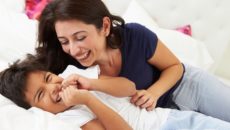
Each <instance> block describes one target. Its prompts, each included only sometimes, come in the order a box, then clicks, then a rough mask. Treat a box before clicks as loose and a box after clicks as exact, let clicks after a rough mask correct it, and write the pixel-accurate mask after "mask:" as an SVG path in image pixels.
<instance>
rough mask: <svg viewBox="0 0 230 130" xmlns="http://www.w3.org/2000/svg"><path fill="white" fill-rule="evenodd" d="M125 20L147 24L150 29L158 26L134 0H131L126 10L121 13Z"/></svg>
mask: <svg viewBox="0 0 230 130" xmlns="http://www.w3.org/2000/svg"><path fill="white" fill-rule="evenodd" d="M122 17H123V18H124V20H125V22H127V23H129V22H136V23H141V24H142V25H146V26H148V28H150V29H155V28H156V27H159V26H158V25H157V23H156V22H155V21H154V20H153V19H152V18H151V17H150V16H149V15H148V13H147V12H146V11H145V10H144V9H143V8H142V7H141V6H139V5H138V3H137V2H136V1H135V0H132V1H131V2H130V4H129V6H128V8H127V10H126V11H125V12H124V14H123V15H122Z"/></svg>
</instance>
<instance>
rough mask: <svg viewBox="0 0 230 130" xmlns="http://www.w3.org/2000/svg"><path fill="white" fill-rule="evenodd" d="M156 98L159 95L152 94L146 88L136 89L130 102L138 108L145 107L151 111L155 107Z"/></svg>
mask: <svg viewBox="0 0 230 130" xmlns="http://www.w3.org/2000/svg"><path fill="white" fill-rule="evenodd" d="M158 99H159V97H158V96H157V95H154V94H152V93H150V92H148V91H147V90H137V93H136V94H135V95H133V96H132V98H131V100H130V102H131V103H133V104H135V105H136V106H139V107H140V108H145V109H146V110H147V111H151V110H153V109H154V108H155V107H156V104H157V100H158Z"/></svg>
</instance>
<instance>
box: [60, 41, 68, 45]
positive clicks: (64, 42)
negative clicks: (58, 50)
mask: <svg viewBox="0 0 230 130" xmlns="http://www.w3.org/2000/svg"><path fill="white" fill-rule="evenodd" d="M59 42H60V43H61V45H67V44H68V41H59Z"/></svg>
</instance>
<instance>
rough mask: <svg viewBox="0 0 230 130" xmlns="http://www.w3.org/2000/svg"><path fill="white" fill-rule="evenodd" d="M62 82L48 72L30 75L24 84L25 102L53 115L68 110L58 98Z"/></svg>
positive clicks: (37, 72)
mask: <svg viewBox="0 0 230 130" xmlns="http://www.w3.org/2000/svg"><path fill="white" fill-rule="evenodd" d="M62 81H63V79H62V78H61V77H58V76H57V75H55V74H52V73H50V72H45V71H36V72H32V73H30V74H29V75H28V79H27V84H26V92H25V96H26V101H27V102H28V103H29V104H30V105H31V106H34V107H38V108H41V109H43V110H45V111H48V112H51V113H54V114H56V113H58V112H62V111H64V110H66V109H68V107H67V106H65V104H64V103H63V101H62V100H61V97H60V96H59V92H60V91H61V83H62Z"/></svg>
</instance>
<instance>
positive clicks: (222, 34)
mask: <svg viewBox="0 0 230 130" xmlns="http://www.w3.org/2000/svg"><path fill="white" fill-rule="evenodd" d="M104 1H105V3H106V4H107V6H108V7H109V9H110V10H111V11H112V12H114V13H117V14H119V15H121V14H122V13H123V12H124V11H125V9H126V8H127V7H128V4H129V3H130V2H131V0H104ZM136 2H138V3H139V5H141V6H142V7H143V8H144V9H145V11H147V12H148V13H149V15H151V17H152V18H153V19H154V21H156V22H157V24H158V25H159V26H160V27H162V28H167V29H173V28H176V27H179V26H183V25H187V24H190V25H191V27H192V35H193V37H194V38H195V39H198V40H200V41H203V42H204V43H205V45H206V47H207V48H208V50H209V52H210V54H211V56H212V57H213V59H214V60H215V63H214V65H213V66H212V70H213V71H215V73H218V71H225V73H227V74H225V75H227V76H228V77H230V71H228V72H226V69H227V67H228V66H230V61H227V60H226V59H227V58H228V59H229V58H230V53H229V50H230V13H229V12H230V8H229V7H230V1H229V0H136ZM222 68H225V69H224V70H222ZM228 70H229V69H228Z"/></svg>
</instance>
